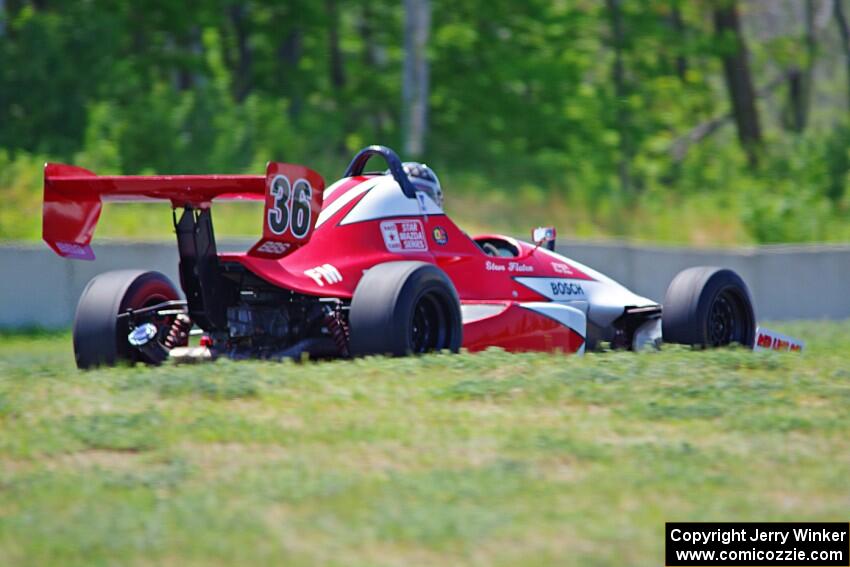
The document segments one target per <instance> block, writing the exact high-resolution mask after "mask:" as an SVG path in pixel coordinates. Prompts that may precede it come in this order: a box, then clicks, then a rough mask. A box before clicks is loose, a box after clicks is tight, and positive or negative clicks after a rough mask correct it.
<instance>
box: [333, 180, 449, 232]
mask: <svg viewBox="0 0 850 567" xmlns="http://www.w3.org/2000/svg"><path fill="white" fill-rule="evenodd" d="M349 192H351V190H349ZM422 202H423V203H424V207H421V206H420V202H419V200H418V199H408V198H407V197H405V195H404V193H402V192H401V187H399V186H398V183H396V181H395V179H393V178H392V176H390V175H384V176H382V177H378V178H376V184H375V186H374V187H373V188H372V190H371V191H369V194H368V195H366V196H365V197H363V199H362V200H361V201H360V202H359V203H357V204H356V205H355V206H354V208H353V209H351V210H350V211H349V212H348V214H347V215H345V218H344V219H342V221H341V222H340V223H339V224H340V225H344V224H353V223H356V222H363V221H369V220H377V219H385V218H387V217H419V216H422V215H423V214H425V215H441V214H443V209H441V208H440V206H439V205H437V203H435V202H434V200H433V199H431V198H430V197H428V196H426V198H425V199H423V200H422ZM334 204H336V202H334ZM423 208H424V210H423Z"/></svg>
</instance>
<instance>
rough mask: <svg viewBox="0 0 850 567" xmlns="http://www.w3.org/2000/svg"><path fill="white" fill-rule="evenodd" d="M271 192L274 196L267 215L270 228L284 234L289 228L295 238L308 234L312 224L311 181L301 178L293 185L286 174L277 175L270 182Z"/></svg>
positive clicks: (274, 231)
mask: <svg viewBox="0 0 850 567" xmlns="http://www.w3.org/2000/svg"><path fill="white" fill-rule="evenodd" d="M269 194H270V196H271V198H272V201H271V204H270V205H269V208H268V209H269V210H268V213H267V215H266V218H267V222H268V224H269V230H271V231H272V232H273V233H274V234H283V233H284V232H286V229H287V228H289V229H290V230H291V231H292V236H294V237H295V238H298V239H301V238H304V237H305V236H307V233H308V232H310V224H311V223H310V212H311V206H310V201H311V200H312V198H313V188H312V187H311V186H310V182H309V181H307V180H306V179H299V180H297V181H296V182H295V186H292V185H291V184H290V182H289V179H287V177H286V176H285V175H275V176H274V177H273V178H272V180H271V183H269ZM290 223H291V224H292V226H291V227H290Z"/></svg>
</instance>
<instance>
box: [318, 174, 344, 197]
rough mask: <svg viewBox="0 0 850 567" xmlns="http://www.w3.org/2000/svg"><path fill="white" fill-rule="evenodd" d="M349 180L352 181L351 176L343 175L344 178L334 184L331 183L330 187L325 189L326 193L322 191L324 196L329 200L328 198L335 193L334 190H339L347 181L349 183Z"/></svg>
mask: <svg viewBox="0 0 850 567" xmlns="http://www.w3.org/2000/svg"><path fill="white" fill-rule="evenodd" d="M349 181H351V178H350V177H343V178H342V179H340V180H339V181H337V182H336V183H334V184H333V185H331V186H330V187H328V188H327V189H325V191H324V193H322V195H323V196H324V197H323V198H324V199H325V201H327V200H328V198H329V197H330V196H331V195H333V193H334V191H336V190H337V189H339V188H340V187H341V186H342V185H345V184H346V183H348V182H349Z"/></svg>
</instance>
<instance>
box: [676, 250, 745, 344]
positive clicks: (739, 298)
mask: <svg viewBox="0 0 850 567" xmlns="http://www.w3.org/2000/svg"><path fill="white" fill-rule="evenodd" d="M663 307H664V311H663V313H662V318H661V326H662V334H663V337H664V342H668V343H679V344H686V345H694V346H700V347H719V346H726V345H729V344H733V343H737V344H740V345H744V346H748V347H751V346H753V343H754V342H755V336H756V322H755V321H756V319H755V313H754V310H753V302H752V299H751V298H750V292H749V290H748V289H747V284H745V283H744V280H743V279H741V277H740V276H739V275H738V274H736V273H735V272H733V271H732V270H728V269H723V268H713V267H706V266H702V267H698V268H689V269H687V270H683V271H681V272H679V273H678V274H677V275H676V277H675V278H673V281H672V282H670V286H669V287H668V288H667V294H666V295H665V296H664V304H663Z"/></svg>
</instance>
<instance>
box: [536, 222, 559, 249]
mask: <svg viewBox="0 0 850 567" xmlns="http://www.w3.org/2000/svg"><path fill="white" fill-rule="evenodd" d="M555 236H556V232H555V227H554V226H538V227H537V228H535V229H534V230H532V231H531V240H532V241H533V242H534V244H535V245H536V246H545V247H546V248H547V249H549V250H551V251H553V252H554V251H555Z"/></svg>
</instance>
